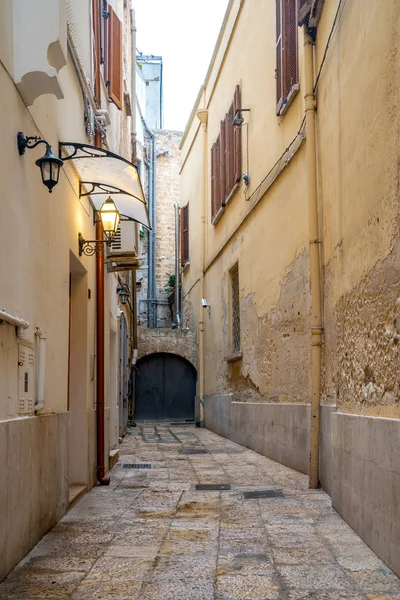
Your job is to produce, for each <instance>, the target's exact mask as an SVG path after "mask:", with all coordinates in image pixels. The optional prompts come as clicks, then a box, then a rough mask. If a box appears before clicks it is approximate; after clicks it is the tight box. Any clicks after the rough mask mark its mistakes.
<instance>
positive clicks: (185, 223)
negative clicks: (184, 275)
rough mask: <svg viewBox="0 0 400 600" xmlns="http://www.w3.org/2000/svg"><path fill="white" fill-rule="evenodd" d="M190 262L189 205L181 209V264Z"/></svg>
mask: <svg viewBox="0 0 400 600" xmlns="http://www.w3.org/2000/svg"><path fill="white" fill-rule="evenodd" d="M188 262H189V203H188V204H186V206H182V208H181V264H182V265H186V264H187V263H188Z"/></svg>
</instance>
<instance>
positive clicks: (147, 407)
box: [135, 353, 196, 420]
mask: <svg viewBox="0 0 400 600" xmlns="http://www.w3.org/2000/svg"><path fill="white" fill-rule="evenodd" d="M195 395H196V369H195V368H194V367H193V366H192V365H191V364H190V362H188V361H187V360H185V359H184V358H182V357H181V356H177V355H176V354H166V353H159V354H150V355H149V356H145V357H144V358H142V359H140V360H139V361H138V362H137V371H136V378H135V419H138V420H160V419H193V418H194V398H195Z"/></svg>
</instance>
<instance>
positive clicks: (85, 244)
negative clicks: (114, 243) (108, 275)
mask: <svg viewBox="0 0 400 600" xmlns="http://www.w3.org/2000/svg"><path fill="white" fill-rule="evenodd" d="M78 242H79V256H82V254H84V255H85V256H93V254H95V253H96V252H101V250H103V245H104V244H106V245H107V246H110V245H111V240H85V239H84V237H83V235H82V234H81V233H79V234H78Z"/></svg>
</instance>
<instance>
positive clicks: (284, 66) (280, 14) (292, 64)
mask: <svg viewBox="0 0 400 600" xmlns="http://www.w3.org/2000/svg"><path fill="white" fill-rule="evenodd" d="M275 5H276V101H277V106H276V112H277V114H278V115H282V114H284V112H285V110H286V109H287V107H288V106H289V104H290V101H291V100H292V98H293V97H294V95H295V93H296V92H297V91H298V89H299V74H298V51H297V16H298V2H297V0H275Z"/></svg>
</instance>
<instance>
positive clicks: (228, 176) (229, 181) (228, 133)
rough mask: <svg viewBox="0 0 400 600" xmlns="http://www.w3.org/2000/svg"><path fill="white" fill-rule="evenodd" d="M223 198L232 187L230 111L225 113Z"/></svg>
mask: <svg viewBox="0 0 400 600" xmlns="http://www.w3.org/2000/svg"><path fill="white" fill-rule="evenodd" d="M224 124H225V181H226V184H225V198H224V200H226V198H227V197H228V195H229V193H230V191H231V189H232V165H231V154H232V150H233V148H232V146H233V144H232V141H231V138H232V134H233V131H232V129H233V128H232V119H231V118H230V113H227V114H226V115H225V120H224Z"/></svg>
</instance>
